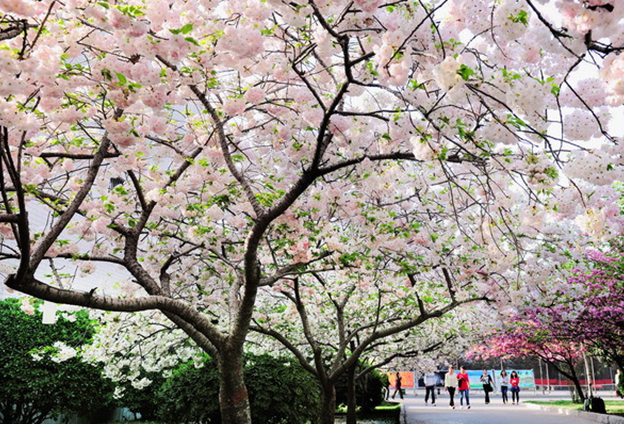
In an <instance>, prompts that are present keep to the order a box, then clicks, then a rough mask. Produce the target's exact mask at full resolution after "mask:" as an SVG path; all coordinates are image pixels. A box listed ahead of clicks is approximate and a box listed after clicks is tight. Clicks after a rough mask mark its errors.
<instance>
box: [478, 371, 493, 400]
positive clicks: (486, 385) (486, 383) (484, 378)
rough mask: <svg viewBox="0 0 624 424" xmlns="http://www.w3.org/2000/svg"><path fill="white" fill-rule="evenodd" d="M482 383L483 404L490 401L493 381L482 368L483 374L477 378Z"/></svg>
mask: <svg viewBox="0 0 624 424" xmlns="http://www.w3.org/2000/svg"><path fill="white" fill-rule="evenodd" d="M479 381H481V384H482V385H483V393H485V404H486V405H487V404H488V403H490V392H493V391H494V381H493V380H492V376H491V375H490V374H488V372H487V370H483V375H481V377H480V378H479Z"/></svg>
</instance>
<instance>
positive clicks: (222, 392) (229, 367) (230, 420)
mask: <svg viewBox="0 0 624 424" xmlns="http://www.w3.org/2000/svg"><path fill="white" fill-rule="evenodd" d="M223 356H224V357H223V358H220V359H219V360H218V365H219V406H220V409H221V422H222V424H251V408H250V407H249V395H248V393H247V387H246V386H245V380H244V378H243V360H242V357H240V355H236V354H232V355H227V354H226V355H223Z"/></svg>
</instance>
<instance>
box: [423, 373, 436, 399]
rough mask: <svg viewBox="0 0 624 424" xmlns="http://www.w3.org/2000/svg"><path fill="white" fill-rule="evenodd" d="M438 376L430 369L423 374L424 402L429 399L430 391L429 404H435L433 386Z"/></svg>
mask: <svg viewBox="0 0 624 424" xmlns="http://www.w3.org/2000/svg"><path fill="white" fill-rule="evenodd" d="M437 382H438V377H437V376H436V374H435V372H433V371H431V372H428V373H427V374H425V403H427V402H428V401H429V393H431V405H432V406H435V386H436V383H437Z"/></svg>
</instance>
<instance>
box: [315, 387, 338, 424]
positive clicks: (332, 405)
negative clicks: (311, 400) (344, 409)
mask: <svg viewBox="0 0 624 424" xmlns="http://www.w3.org/2000/svg"><path fill="white" fill-rule="evenodd" d="M322 391H323V399H322V402H323V404H322V405H321V416H320V419H319V424H334V418H335V415H336V386H334V385H333V384H331V383H326V384H323V385H322Z"/></svg>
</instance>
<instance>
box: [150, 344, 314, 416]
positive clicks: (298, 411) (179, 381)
mask: <svg viewBox="0 0 624 424" xmlns="http://www.w3.org/2000/svg"><path fill="white" fill-rule="evenodd" d="M244 372H245V381H246V384H247V388H248V392H249V401H250V403H251V413H252V421H253V422H254V423H265V424H281V423H301V424H304V423H306V422H310V423H313V422H314V421H315V420H316V419H317V417H318V411H319V408H320V397H321V396H320V388H319V387H318V384H317V382H316V379H315V378H314V377H313V376H312V375H311V374H310V373H308V372H307V371H305V370H304V369H303V368H301V366H300V365H299V363H298V362H297V361H295V360H293V359H290V358H280V357H272V356H269V355H260V356H253V355H248V356H247V357H246V360H245V370H244ZM156 396H157V403H158V404H159V407H158V412H157V414H156V417H154V418H155V419H157V420H161V421H163V422H165V423H169V424H177V423H188V422H193V423H198V424H203V423H219V422H220V413H219V402H218V398H219V378H218V373H217V369H216V366H215V364H214V363H213V361H212V360H211V359H210V358H208V357H206V358H205V359H204V363H203V367H201V368H196V367H195V365H194V364H193V363H192V362H189V363H185V364H182V365H180V366H178V367H177V368H176V369H175V371H174V372H173V375H172V376H171V377H170V378H169V379H167V380H166V381H165V382H164V383H163V384H162V385H161V387H160V388H159V389H158V390H156ZM150 418H151V417H150Z"/></svg>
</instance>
